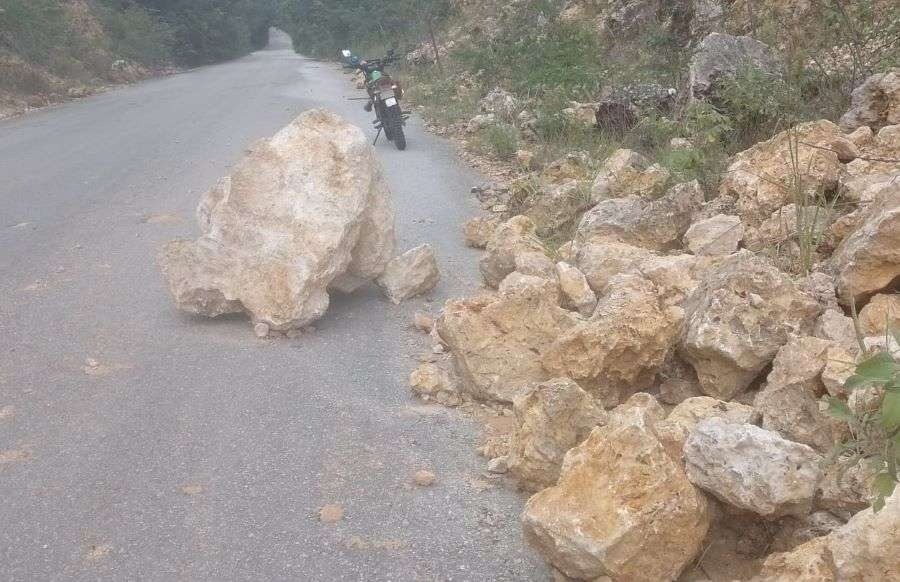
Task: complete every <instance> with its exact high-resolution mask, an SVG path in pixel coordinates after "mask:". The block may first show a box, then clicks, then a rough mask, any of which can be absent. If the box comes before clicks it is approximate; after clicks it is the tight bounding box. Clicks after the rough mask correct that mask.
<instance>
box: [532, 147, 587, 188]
mask: <svg viewBox="0 0 900 582" xmlns="http://www.w3.org/2000/svg"><path fill="white" fill-rule="evenodd" d="M593 163H594V162H593V159H592V158H591V154H589V153H588V152H586V151H584V150H575V151H571V152H568V153H566V155H564V156H562V157H560V158H557V159H555V160H553V161H552V162H550V163H549V164H547V167H546V168H544V169H543V170H542V171H541V173H540V176H539V177H540V181H541V183H542V184H549V185H554V184H566V183H568V182H571V181H573V180H575V181H579V180H586V179H588V178H589V177H590V172H591V166H592V164H593Z"/></svg>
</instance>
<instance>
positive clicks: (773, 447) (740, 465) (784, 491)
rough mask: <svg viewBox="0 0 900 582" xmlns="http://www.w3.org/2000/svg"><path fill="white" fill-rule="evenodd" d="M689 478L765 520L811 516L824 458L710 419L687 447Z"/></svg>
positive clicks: (746, 426)
mask: <svg viewBox="0 0 900 582" xmlns="http://www.w3.org/2000/svg"><path fill="white" fill-rule="evenodd" d="M684 460H685V466H686V470H687V475H688V478H689V479H690V480H691V482H692V483H693V484H695V485H697V486H698V487H700V488H702V489H705V490H706V491H709V492H710V493H712V494H713V495H715V496H716V497H718V498H719V499H721V500H722V501H724V502H726V503H729V504H731V505H733V506H734V507H737V508H740V509H745V510H748V511H752V512H754V513H757V514H759V515H762V516H765V517H780V516H782V515H804V514H806V513H809V512H810V509H811V507H812V502H813V497H814V495H815V489H816V483H817V482H818V480H819V478H820V477H821V474H822V470H821V468H820V465H821V463H822V457H821V456H820V455H819V454H818V453H816V452H815V451H814V450H813V449H811V448H810V447H808V446H806V445H801V444H798V443H794V442H791V441H788V440H785V439H783V438H781V437H780V436H779V435H778V434H777V433H774V432H772V431H768V430H765V429H762V428H759V427H757V426H753V425H750V424H735V423H733V422H729V421H728V420H725V419H722V418H708V419H706V420H703V421H701V422H700V423H699V424H698V425H697V426H695V427H694V430H693V431H691V434H690V436H689V437H688V439H687V442H686V443H685V445H684Z"/></svg>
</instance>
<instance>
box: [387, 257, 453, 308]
mask: <svg viewBox="0 0 900 582" xmlns="http://www.w3.org/2000/svg"><path fill="white" fill-rule="evenodd" d="M440 278H441V273H440V271H438V266H437V259H435V257H434V248H432V246H431V245H430V244H427V243H426V244H423V245H419V246H417V247H416V248H414V249H409V250H408V251H406V252H405V253H403V254H402V255H400V256H398V257H394V258H393V259H391V261H390V262H389V263H388V264H387V267H385V269H384V273H382V274H381V276H380V277H378V285H379V286H381V288H382V289H384V294H385V295H387V297H388V299H390V300H391V301H393V302H394V303H398V304H399V303H400V302H401V301H405V300H407V299H409V298H410V297H415V296H416V295H421V294H422V293H427V292H428V291H431V290H432V289H434V287H435V286H436V285H437V283H438V281H439V280H440Z"/></svg>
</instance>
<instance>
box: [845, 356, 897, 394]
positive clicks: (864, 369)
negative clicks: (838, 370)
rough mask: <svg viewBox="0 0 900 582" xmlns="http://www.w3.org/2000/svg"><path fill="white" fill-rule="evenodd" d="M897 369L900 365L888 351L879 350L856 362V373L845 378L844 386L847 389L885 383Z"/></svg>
mask: <svg viewBox="0 0 900 582" xmlns="http://www.w3.org/2000/svg"><path fill="white" fill-rule="evenodd" d="M898 370H900V365H898V364H897V362H895V361H894V358H893V357H891V355H890V354H889V353H887V352H879V353H877V354H875V355H873V356H871V357H870V358H868V359H866V360H864V361H862V362H860V363H859V364H857V366H856V373H855V374H853V375H852V376H850V377H849V378H847V381H846V382H845V383H844V387H845V388H846V389H847V390H854V389H856V388H861V387H863V386H868V385H869V384H885V383H887V382H889V381H890V380H891V379H892V378H893V377H894V375H896V374H897V371H898Z"/></svg>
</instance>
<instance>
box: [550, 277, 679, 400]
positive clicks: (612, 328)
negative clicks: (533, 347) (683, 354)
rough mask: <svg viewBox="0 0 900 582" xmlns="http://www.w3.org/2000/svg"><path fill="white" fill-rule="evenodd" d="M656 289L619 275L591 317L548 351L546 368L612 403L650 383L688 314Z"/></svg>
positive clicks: (640, 279) (641, 281)
mask: <svg viewBox="0 0 900 582" xmlns="http://www.w3.org/2000/svg"><path fill="white" fill-rule="evenodd" d="M655 291H656V290H655V286H654V285H653V284H652V283H650V282H649V281H647V280H645V279H642V278H640V277H638V276H634V275H632V276H622V277H618V278H617V279H615V283H614V284H611V285H610V292H609V293H608V294H607V295H606V296H604V297H601V298H600V300H599V302H598V304H597V308H596V309H595V311H594V314H593V315H592V316H591V318H590V320H588V321H585V322H582V323H579V324H578V325H575V326H572V327H571V328H569V329H567V330H566V331H565V332H563V333H562V334H560V336H559V338H558V339H556V341H554V342H553V343H552V345H550V346H549V347H548V348H547V349H546V350H545V351H544V352H543V355H542V359H541V361H542V363H543V365H544V368H545V369H546V370H547V371H549V372H550V373H551V374H553V375H555V376H567V377H569V378H572V379H573V380H575V381H577V382H578V383H579V385H580V386H582V387H583V388H585V389H586V390H587V391H589V392H590V393H591V394H593V395H594V396H595V397H596V398H597V399H599V400H600V401H601V402H602V403H603V405H604V406H607V407H609V406H615V405H616V404H618V403H620V402H622V401H623V400H624V399H625V398H627V397H628V396H629V395H631V394H633V393H634V392H637V391H639V390H641V389H643V388H646V387H648V386H649V384H650V383H651V382H652V380H653V378H654V377H655V376H656V373H657V372H658V371H659V369H660V367H661V366H662V364H663V362H664V361H665V359H666V355H667V354H668V352H669V351H670V349H671V348H672V346H673V344H674V342H675V337H676V336H677V334H678V330H679V325H680V324H681V320H682V317H683V313H684V312H683V311H682V310H681V308H679V307H665V306H663V305H661V303H660V301H659V299H658V298H657V296H656V292H655Z"/></svg>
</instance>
